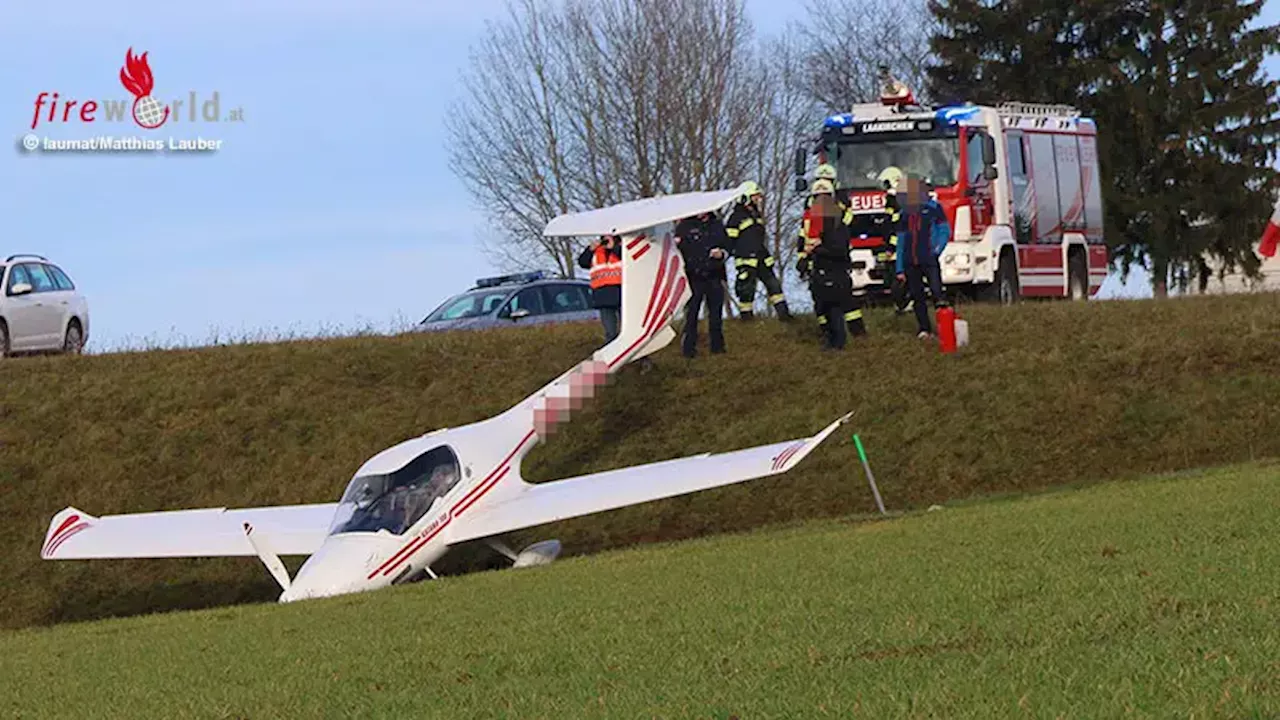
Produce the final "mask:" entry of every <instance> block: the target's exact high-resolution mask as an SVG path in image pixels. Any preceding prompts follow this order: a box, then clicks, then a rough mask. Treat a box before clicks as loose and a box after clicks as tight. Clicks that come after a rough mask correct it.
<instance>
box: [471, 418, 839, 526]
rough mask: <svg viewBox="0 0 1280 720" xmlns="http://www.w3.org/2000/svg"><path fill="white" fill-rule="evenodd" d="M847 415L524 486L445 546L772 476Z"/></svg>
mask: <svg viewBox="0 0 1280 720" xmlns="http://www.w3.org/2000/svg"><path fill="white" fill-rule="evenodd" d="M851 414H852V413H850V415H851ZM850 415H845V416H844V417H842V418H840V419H839V420H836V421H835V422H834V423H832V424H830V425H828V426H827V427H826V428H825V429H824V430H823V431H822V432H820V433H818V434H817V435H814V436H813V437H810V438H802V439H799V440H791V441H788V442H780V443H774V444H772V445H762V446H759V447H754V448H749V449H747V450H738V451H735V452H729V453H722V454H719V455H712V454H709V453H707V454H703V455H695V456H693V457H687V458H681V459H678V460H667V461H665V462H658V463H651V464H649V465H638V466H635V467H629V468H623V469H621V470H610V471H608V472H602V473H596V474H593V475H583V476H581V477H575V478H568V479H565V480H556V481H554V482H549V483H540V484H536V485H532V484H527V483H526V484H525V487H524V488H523V491H522V492H518V493H516V494H514V495H512V496H510V499H505V500H502V501H499V502H498V503H497V504H495V505H492V506H488V507H483V508H477V509H476V510H475V512H471V513H467V515H466V516H465V517H464V518H459V519H458V520H457V521H455V522H454V523H453V524H452V525H451V526H450V529H451V533H450V535H449V541H448V542H449V544H455V543H461V542H466V541H468V540H478V539H480V538H485V537H490V536H493V535H499V534H502V533H506V532H511V531H513V530H521V529H523V528H528V527H533V526H535V525H543V524H546V523H551V522H556V521H558V520H565V519H568V518H573V517H579V516H582V515H590V514H593V513H598V512H604V511H606V510H615V509H617V508H621V507H626V506H628V505H638V504H640V503H645V502H650V501H652V500H660V499H662V498H668V497H674V496H676V495H684V494H687V493H692V492H697V491H699V490H708V489H710V488H714V487H720V486H722V485H731V484H733V483H738V482H743V481H745V480H754V479H756V478H761V477H766V476H768V475H778V474H780V473H784V472H786V471H788V470H790V469H791V468H793V467H795V466H796V464H797V463H799V462H800V461H801V460H803V459H804V457H805V456H806V455H808V454H809V453H810V452H812V451H813V449H814V448H816V447H817V446H818V445H819V444H820V443H821V442H822V441H823V440H826V439H827V437H828V436H829V435H831V433H833V432H835V430H836V428H838V427H840V426H841V425H842V424H844V422H845V421H847V420H848V419H849V417H850Z"/></svg>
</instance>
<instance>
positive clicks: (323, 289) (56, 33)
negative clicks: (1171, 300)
mask: <svg viewBox="0 0 1280 720" xmlns="http://www.w3.org/2000/svg"><path fill="white" fill-rule="evenodd" d="M750 7H751V10H752V14H753V18H754V19H755V21H756V23H757V25H758V26H759V27H761V28H762V29H764V30H768V29H769V28H771V27H777V26H779V25H781V24H782V23H784V22H786V21H787V20H788V19H791V18H796V17H799V15H800V14H801V7H802V3H801V2H800V1H799V0H750ZM1266 12H1267V15H1268V20H1269V21H1270V22H1277V21H1280V0H1271V2H1270V3H1269V5H1268V7H1267V11H1266ZM501 13H502V2H501V0H473V1H472V2H468V3H456V2H451V3H442V2H434V1H432V0H419V1H417V2H414V1H412V0H364V1H360V0H310V1H309V2H304V1H303V0H222V1H221V2H217V3H209V4H199V5H197V4H195V3H181V4H176V3H162V2H158V1H157V0H136V1H135V2H132V3H129V5H128V6H127V7H121V6H118V5H113V4H102V3H92V2H87V1H83V2H80V1H77V2H49V3H40V4H36V3H22V4H19V5H16V6H15V7H11V8H7V9H6V10H5V13H4V16H5V22H4V23H3V24H0V60H3V62H4V67H5V68H7V70H6V72H5V73H4V74H3V75H0V102H2V103H3V107H4V108H7V109H6V110H4V112H2V113H0V117H2V118H4V119H5V126H6V127H8V128H9V132H10V133H11V134H10V136H9V137H11V138H13V139H14V140H15V141H16V140H17V138H18V137H19V136H21V135H22V134H23V133H24V132H26V131H27V130H28V129H29V126H30V122H31V115H32V109H33V102H34V99H35V97H36V96H37V95H38V94H39V93H40V92H42V91H45V92H53V91H57V92H59V93H60V94H61V95H62V97H63V98H77V99H81V100H88V99H102V98H110V99H124V98H127V93H126V92H125V91H124V89H123V88H122V87H121V85H120V83H119V81H118V77H117V74H118V72H119V68H120V66H121V65H122V64H123V62H124V51H125V49H126V48H127V47H130V46H132V47H133V48H135V49H136V50H137V51H139V52H140V51H142V50H145V51H147V52H149V53H150V56H149V57H150V61H151V67H152V71H153V73H154V75H155V83H156V88H155V93H156V95H157V96H158V97H161V98H173V97H185V96H186V94H187V92H188V91H190V90H195V91H197V93H198V94H199V95H201V96H202V97H201V99H206V98H207V97H208V94H209V93H211V92H212V91H214V90H217V91H218V93H219V96H220V101H221V104H222V107H223V108H224V110H225V109H229V108H232V107H241V108H243V109H244V117H245V122H244V123H238V124H228V123H209V124H204V125H201V126H200V127H199V128H198V129H195V128H193V127H191V126H182V125H181V124H179V125H177V126H174V130H172V131H167V130H168V127H169V126H166V129H164V130H160V131H156V132H157V133H159V134H160V135H161V136H164V137H167V136H168V135H170V134H173V135H175V136H180V137H187V136H194V135H196V134H200V135H203V136H204V137H209V138H219V139H222V140H224V143H223V148H222V150H221V151H220V152H218V153H216V154H213V155H207V156H191V157H182V156H173V155H159V156H153V157H143V156H131V155H128V154H96V155H83V154H66V155H61V156H60V155H57V154H52V155H49V154H45V155H41V154H36V155H25V154H21V153H19V152H18V151H17V149H16V143H15V145H14V146H7V147H5V148H4V150H3V151H0V218H3V223H4V225H3V227H4V232H3V242H0V252H4V253H5V254H9V253H13V252H19V251H22V252H37V253H41V254H44V255H47V256H48V257H50V258H51V259H53V260H55V261H56V262H58V263H59V264H61V265H62V266H63V267H64V268H65V269H66V270H67V271H68V272H69V273H70V274H71V275H72V277H73V278H75V280H76V281H77V284H78V285H79V286H80V287H81V289H82V290H83V292H84V293H85V294H86V295H87V296H88V297H89V300H90V303H91V309H92V315H93V336H94V337H93V342H92V346H91V347H97V348H98V349H104V348H111V347H119V346H121V345H126V344H137V343H139V342H142V341H144V340H146V339H150V340H153V341H158V342H175V341H183V340H185V341H194V342H203V341H205V340H207V339H209V337H210V336H211V334H212V333H213V332H214V330H215V329H216V330H218V331H220V332H221V333H223V334H224V335H225V334H227V333H230V334H232V335H243V334H255V333H260V332H280V331H291V330H292V331H295V332H302V333H310V332H314V331H316V330H320V329H324V328H331V329H332V328H354V327H359V326H363V325H366V324H372V325H374V326H377V327H387V326H388V325H389V324H390V323H394V322H397V321H400V320H402V321H415V320H417V319H420V318H421V317H422V316H424V315H425V314H426V313H427V312H428V311H429V310H431V309H432V308H433V307H435V306H436V305H437V304H438V303H439V302H440V301H441V300H443V299H444V298H445V297H447V296H448V295H450V294H452V293H454V292H457V291H459V290H461V289H465V287H467V286H468V284H469V283H470V282H471V281H472V280H474V279H475V278H477V277H480V276H483V275H486V274H492V273H493V272H494V268H492V267H491V266H489V264H488V262H487V261H486V259H485V258H484V256H483V255H482V254H481V253H480V252H479V250H478V249H477V247H476V237H477V234H478V233H480V232H493V231H496V230H497V229H489V228H486V226H485V224H484V222H483V221H482V219H481V218H480V216H479V215H478V214H477V213H476V212H475V211H474V209H473V208H472V207H471V205H470V202H469V199H468V196H467V194H466V192H465V191H464V189H463V188H462V187H461V186H460V184H459V182H458V181H457V180H456V179H455V178H454V177H453V175H452V174H451V173H450V172H449V169H448V167H447V156H446V152H445V135H444V130H443V122H442V120H443V117H444V115H445V113H446V112H447V111H448V107H449V105H450V103H451V102H452V101H453V100H454V99H455V98H456V97H458V95H459V92H460V87H459V79H458V78H459V73H460V71H461V70H462V68H463V67H464V65H465V63H466V58H467V48H468V45H469V44H470V43H471V42H472V41H473V40H474V39H475V38H477V37H478V36H479V34H480V33H481V32H482V31H483V23H484V21H485V19H486V18H492V17H495V16H498V15H500V14H501ZM1271 67H1272V72H1273V73H1280V63H1277V62H1274V61H1273V62H1272V66H1271ZM816 120H817V119H816V118H815V121H816ZM127 127H128V126H125V125H119V126H114V127H113V126H112V125H111V124H107V123H103V122H98V123H95V124H94V125H90V126H78V127H77V126H71V127H56V126H46V125H42V126H40V127H39V128H38V129H37V132H39V133H41V134H47V135H49V136H51V137H86V136H92V135H97V134H111V133H113V132H114V133H115V134H117V135H119V134H126V133H127ZM128 134H137V133H128ZM1135 279H1136V278H1135ZM1131 284H1132V283H1131Z"/></svg>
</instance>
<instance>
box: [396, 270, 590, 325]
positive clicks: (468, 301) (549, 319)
mask: <svg viewBox="0 0 1280 720" xmlns="http://www.w3.org/2000/svg"><path fill="white" fill-rule="evenodd" d="M584 321H595V322H599V321H600V313H599V311H597V310H596V309H595V308H593V307H591V284H590V283H588V282H587V281H585V280H575V279H563V278H549V277H547V276H546V274H545V273H542V272H534V273H519V274H516V275H503V276H499V277H493V278H481V279H480V280H478V281H476V286H475V287H474V288H472V289H471V290H468V291H467V292H464V293H462V294H460V295H455V296H453V297H451V298H449V299H448V300H446V301H444V303H442V304H441V305H440V307H438V308H436V309H435V310H433V311H431V314H430V315H428V316H427V317H426V318H424V319H423V320H422V322H420V323H418V325H417V326H416V327H415V328H414V329H415V330H418V331H421V332H431V331H438V330H480V329H484V328H494V327H513V326H523V325H544V324H547V323H562V322H584Z"/></svg>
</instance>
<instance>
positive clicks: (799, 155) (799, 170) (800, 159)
mask: <svg viewBox="0 0 1280 720" xmlns="http://www.w3.org/2000/svg"><path fill="white" fill-rule="evenodd" d="M805 160H806V158H805V151H804V148H796V174H797V175H803V174H804V165H805Z"/></svg>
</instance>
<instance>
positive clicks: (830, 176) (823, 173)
mask: <svg viewBox="0 0 1280 720" xmlns="http://www.w3.org/2000/svg"><path fill="white" fill-rule="evenodd" d="M813 176H814V177H815V178H817V179H819V180H830V181H831V182H833V183H834V182H835V181H836V167H835V166H834V165H832V164H830V163H822V164H821V165H819V166H818V169H817V170H815V171H813Z"/></svg>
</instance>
